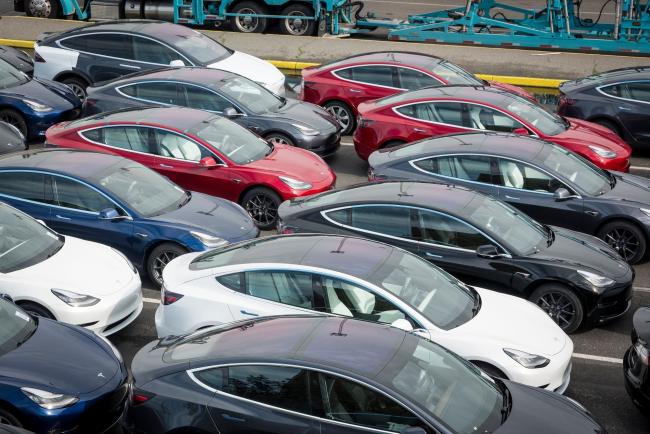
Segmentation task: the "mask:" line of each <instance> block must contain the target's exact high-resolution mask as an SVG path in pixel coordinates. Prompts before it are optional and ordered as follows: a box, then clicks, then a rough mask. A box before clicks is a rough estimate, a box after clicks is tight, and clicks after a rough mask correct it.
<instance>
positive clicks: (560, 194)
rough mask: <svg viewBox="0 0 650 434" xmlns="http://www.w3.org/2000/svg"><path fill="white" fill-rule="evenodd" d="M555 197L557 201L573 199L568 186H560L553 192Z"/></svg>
mask: <svg viewBox="0 0 650 434" xmlns="http://www.w3.org/2000/svg"><path fill="white" fill-rule="evenodd" d="M553 199H555V200H556V201H557V202H561V201H563V200H567V199H571V193H570V192H569V190H567V189H566V188H563V187H560V188H558V189H557V190H555V192H554V193H553Z"/></svg>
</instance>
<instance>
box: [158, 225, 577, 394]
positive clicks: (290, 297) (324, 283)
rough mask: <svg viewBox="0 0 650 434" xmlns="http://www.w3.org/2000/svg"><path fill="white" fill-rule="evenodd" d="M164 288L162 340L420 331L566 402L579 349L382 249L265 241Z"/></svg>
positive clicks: (195, 259) (516, 312)
mask: <svg viewBox="0 0 650 434" xmlns="http://www.w3.org/2000/svg"><path fill="white" fill-rule="evenodd" d="M163 281H164V286H163V292H162V295H161V298H162V300H161V304H160V306H159V307H158V310H157V311H156V329H157V332H158V336H159V337H163V336H167V335H180V334H185V333H189V332H194V331H195V330H198V329H201V328H205V327H210V326H214V325H219V324H222V323H228V322H231V321H234V320H239V319H244V318H251V317H257V316H269V315H284V314H314V312H315V311H316V312H320V313H326V314H335V315H343V316H351V317H355V318H359V319H365V320H369V321H377V322H383V323H390V324H392V325H394V326H396V327H400V328H403V329H406V330H411V329H412V330H414V332H415V333H418V334H420V335H422V336H424V337H427V338H429V339H431V340H433V341H435V342H437V343H439V344H441V345H443V346H445V347H447V348H449V349H450V350H452V351H454V352H456V353H458V354H459V355H461V356H463V357H465V358H466V359H468V360H470V361H472V362H473V363H475V364H476V365H477V366H479V367H480V368H482V369H483V370H484V371H485V372H487V373H489V374H491V375H493V376H500V377H504V378H508V379H510V380H513V381H517V382H520V383H524V384H527V385H530V386H534V387H542V388H545V389H548V390H552V391H556V392H559V393H563V392H564V391H565V390H566V388H567V386H568V384H569V378H570V372H571V356H572V354H573V342H572V341H571V339H570V338H569V337H568V336H567V335H566V333H564V332H563V331H562V330H561V329H560V327H558V326H557V324H555V322H554V321H553V320H552V319H551V318H550V317H549V316H548V315H546V314H545V313H544V312H543V311H542V310H541V309H540V308H538V307H537V306H536V305H534V304H532V303H530V302H528V301H526V300H522V299H520V298H517V297H513V296H510V295H505V294H500V293H497V292H493V291H489V290H485V289H480V288H471V287H469V286H466V285H464V284H463V283H461V282H460V281H458V280H456V279H455V278H454V277H452V276H450V275H449V274H447V273H446V272H444V271H442V270H441V269H439V268H437V267H436V266H434V265H432V264H430V263H429V262H427V261H425V260H423V259H420V258H419V257H417V256H415V255H413V254H411V253H409V252H406V251H405V250H402V249H399V248H396V247H393V246H389V245H386V244H382V243H378V242H375V241H370V240H365V239H361V238H354V237H342V236H336V235H314V234H306V235H289V236H274V237H269V238H262V239H257V240H253V241H247V242H243V243H238V244H235V245H232V246H229V247H225V248H222V249H218V250H213V251H210V252H207V253H205V252H204V253H190V254H187V255H183V256H180V257H178V258H176V259H174V260H172V261H171V262H170V263H169V264H168V265H167V267H166V268H165V270H164V271H163ZM341 333H345V329H344V328H343V329H342V330H341ZM269 338H272V337H271V336H270V337H269ZM359 351H363V349H362V348H360V349H359Z"/></svg>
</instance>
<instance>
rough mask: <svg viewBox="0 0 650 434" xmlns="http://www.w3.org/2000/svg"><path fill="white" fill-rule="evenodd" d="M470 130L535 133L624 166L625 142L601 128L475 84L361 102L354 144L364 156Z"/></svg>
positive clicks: (597, 160)
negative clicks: (384, 149) (417, 141)
mask: <svg viewBox="0 0 650 434" xmlns="http://www.w3.org/2000/svg"><path fill="white" fill-rule="evenodd" d="M470 131H496V132H509V133H516V134H521V135H524V136H526V135H529V136H533V137H539V138H542V139H545V140H548V141H550V142H553V143H555V144H558V145H560V146H562V147H565V148H567V149H569V150H571V151H574V152H575V153H577V154H578V155H581V156H583V157H585V158H586V159H587V160H589V161H591V162H592V163H594V164H595V165H597V166H598V167H602V168H605V169H609V170H618V171H621V172H627V171H628V170H629V167H630V155H631V148H630V146H629V145H628V144H627V143H625V142H624V141H623V139H621V138H620V137H619V136H617V135H616V133H614V132H612V131H610V130H608V129H607V128H605V127H603V126H600V125H596V124H593V123H591V122H587V121H582V120H577V119H570V118H563V117H561V116H558V115H556V114H553V113H550V112H548V111H546V109H545V108H543V107H542V106H541V105H539V104H537V103H535V102H533V101H531V100H529V99H526V98H522V97H520V96H517V95H515V94H512V93H510V92H505V91H503V90H500V89H494V88H490V87H481V86H445V87H442V86H441V87H435V88H427V89H421V90H416V91H413V92H405V93H401V94H399V95H395V96H392V97H388V98H384V99H381V100H377V101H372V102H367V103H363V104H361V105H360V106H359V127H358V128H357V130H356V131H355V133H354V147H355V149H356V151H357V154H358V155H359V156H360V157H361V158H362V159H364V160H367V159H368V157H369V156H370V154H371V153H372V152H374V151H376V150H377V149H382V148H390V147H394V146H396V145H399V144H402V143H407V142H413V141H416V140H420V139H425V138H429V137H435V136H441V135H443V134H451V133H463V132H470Z"/></svg>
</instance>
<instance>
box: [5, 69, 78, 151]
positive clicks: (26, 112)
mask: <svg viewBox="0 0 650 434" xmlns="http://www.w3.org/2000/svg"><path fill="white" fill-rule="evenodd" d="M80 112H81V101H80V100H79V98H78V97H77V96H76V95H75V94H74V93H73V92H72V91H71V90H70V89H69V88H68V87H67V86H66V85H64V84H61V83H55V82H53V81H49V80H39V79H34V78H31V77H29V76H28V75H27V74H25V73H24V72H22V71H20V70H19V69H17V68H16V67H14V66H13V65H11V64H9V63H8V62H6V61H4V60H2V59H1V58H0V121H4V122H7V123H9V124H11V125H14V126H15V127H16V128H18V129H19V130H20V132H21V133H22V134H23V135H24V136H25V137H27V138H28V139H36V138H39V137H43V136H45V130H47V129H48V128H49V127H50V126H52V125H53V124H55V123H57V122H62V121H66V120H71V119H75V118H76V117H77V116H79V113H80Z"/></svg>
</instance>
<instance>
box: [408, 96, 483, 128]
mask: <svg viewBox="0 0 650 434" xmlns="http://www.w3.org/2000/svg"><path fill="white" fill-rule="evenodd" d="M463 106H464V104H461V103H458V102H436V103H433V102H431V103H421V104H413V106H412V107H413V108H411V109H410V110H408V111H402V113H404V114H405V115H407V116H411V117H414V118H417V119H421V120H423V121H429V122H437V123H442V124H449V125H456V126H459V127H466V128H471V123H470V120H469V118H468V116H467V115H466V113H464V110H463Z"/></svg>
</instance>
